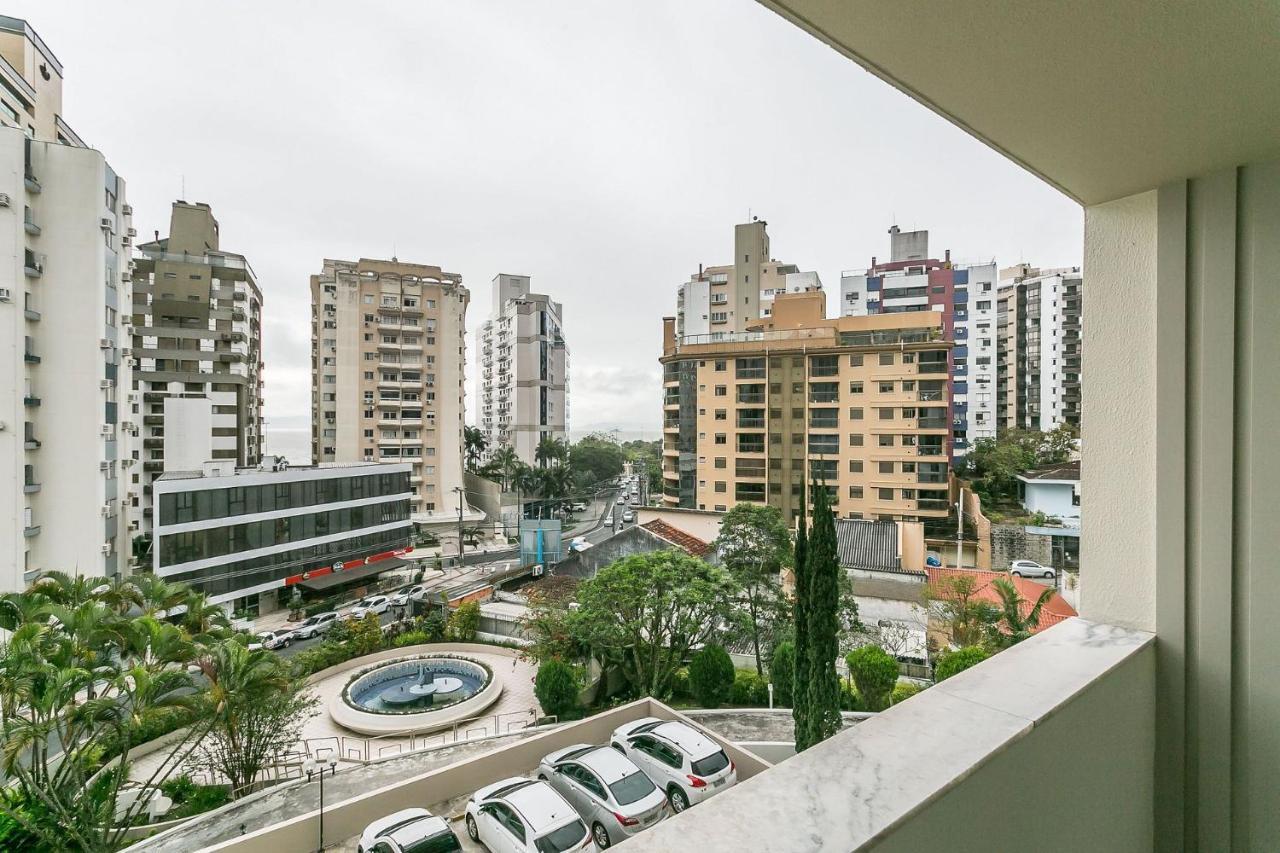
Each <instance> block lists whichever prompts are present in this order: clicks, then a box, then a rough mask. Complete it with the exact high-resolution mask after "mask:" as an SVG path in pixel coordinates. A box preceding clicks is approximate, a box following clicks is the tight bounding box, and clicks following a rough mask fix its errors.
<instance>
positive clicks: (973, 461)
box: [956, 424, 1077, 508]
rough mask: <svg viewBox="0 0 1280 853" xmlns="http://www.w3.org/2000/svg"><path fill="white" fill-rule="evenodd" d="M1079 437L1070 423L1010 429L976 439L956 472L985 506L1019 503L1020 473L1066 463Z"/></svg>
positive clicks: (1005, 505) (1014, 504)
mask: <svg viewBox="0 0 1280 853" xmlns="http://www.w3.org/2000/svg"><path fill="white" fill-rule="evenodd" d="M1076 438H1077V433H1076V429H1075V427H1073V426H1072V425H1070V424H1062V425H1061V426H1059V427H1057V428H1055V429H1054V430H1052V431H1051V432H1040V431H1038V430H1023V429H1014V430H1008V431H1007V432H1004V433H1001V434H1000V435H999V436H998V437H996V438H982V439H978V440H977V441H975V442H974V444H973V447H972V448H970V450H969V452H968V453H967V454H966V455H965V458H964V460H963V462H962V463H960V465H959V466H958V469H957V472H956V473H957V474H958V475H959V476H961V477H964V478H966V479H968V480H969V481H970V482H971V483H972V485H973V488H974V490H975V491H976V492H977V493H978V496H979V497H980V498H982V503H983V506H986V507H992V508H994V507H1001V506H1004V507H1008V506H1016V505H1017V503H1018V475H1019V474H1022V473H1024V472H1026V471H1028V470H1030V469H1032V468H1037V467H1039V466H1041V465H1056V464H1059V463H1062V462H1066V461H1067V460H1068V459H1069V458H1070V457H1071V453H1072V452H1073V451H1074V449H1075V440H1076Z"/></svg>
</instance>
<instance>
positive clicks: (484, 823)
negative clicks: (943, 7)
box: [467, 776, 599, 853]
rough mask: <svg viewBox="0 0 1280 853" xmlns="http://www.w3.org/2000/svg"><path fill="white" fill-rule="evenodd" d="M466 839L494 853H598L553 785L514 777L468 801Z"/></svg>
mask: <svg viewBox="0 0 1280 853" xmlns="http://www.w3.org/2000/svg"><path fill="white" fill-rule="evenodd" d="M467 835H469V836H471V840H472V841H478V842H480V843H481V844H483V845H484V846H485V847H487V848H489V853H565V852H566V851H569V850H572V851H575V853H577V851H582V850H592V851H596V850H598V849H599V848H597V847H596V844H595V842H594V841H593V840H592V838H591V833H590V832H588V831H587V825H586V824H584V823H583V822H582V819H581V818H580V817H578V814H577V812H575V811H574V810H573V806H571V805H569V803H567V802H566V801H565V798H564V797H562V796H560V795H559V794H557V793H556V792H555V789H554V788H552V787H551V786H550V785H549V784H547V783H546V782H542V781H534V780H532V779H522V778H520V777H518V776H517V777H514V778H511V779H503V780H502V781H501V782H495V783H493V784H492V785H486V786H485V787H483V788H481V789H480V790H479V791H476V792H475V793H474V794H472V795H471V799H470V800H468V801H467Z"/></svg>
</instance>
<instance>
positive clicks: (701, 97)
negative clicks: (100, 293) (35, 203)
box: [5, 0, 1083, 462]
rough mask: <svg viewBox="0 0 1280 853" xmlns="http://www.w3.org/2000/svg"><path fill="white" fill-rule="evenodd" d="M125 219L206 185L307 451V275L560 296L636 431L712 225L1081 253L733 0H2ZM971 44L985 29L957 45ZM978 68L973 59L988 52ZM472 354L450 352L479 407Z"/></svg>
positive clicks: (1017, 176) (578, 398) (1071, 230)
mask: <svg viewBox="0 0 1280 853" xmlns="http://www.w3.org/2000/svg"><path fill="white" fill-rule="evenodd" d="M5 13H6V14H9V15H13V16H18V17H24V18H26V19H27V20H28V21H30V23H31V24H32V25H33V26H34V27H35V29H36V31H37V32H39V33H40V35H41V36H42V37H43V38H44V40H45V42H46V43H47V44H48V45H49V47H50V48H51V49H52V50H53V52H54V53H55V54H56V55H57V57H58V59H59V60H60V61H61V62H62V64H63V67H64V74H65V78H66V82H65V85H64V104H63V116H64V118H65V119H66V121H67V122H68V123H69V124H70V125H71V126H72V127H73V128H74V129H75V130H76V131H77V132H78V133H79V134H80V135H81V136H82V137H83V138H84V139H85V140H86V141H87V142H88V143H89V144H90V145H92V146H93V147H95V148H98V149H100V150H102V151H103V152H104V153H105V154H106V156H107V159H108V160H109V162H110V163H111V164H112V166H113V168H115V170H116V171H117V172H118V173H119V174H121V175H122V176H123V177H124V178H125V180H126V181H127V184H128V190H127V194H128V200H129V201H130V203H131V204H132V206H133V210H134V225H135V227H136V228H137V229H138V234H139V240H140V241H141V240H142V239H144V238H150V237H151V236H152V233H153V232H154V231H156V230H159V231H160V232H161V233H162V234H164V233H167V230H168V217H169V208H170V205H171V203H172V202H173V200H174V199H177V198H185V199H186V200H187V201H204V202H208V203H209V204H210V205H212V207H213V211H214V215H215V216H216V217H217V218H218V220H219V222H220V225H221V235H222V248H223V249H226V250H228V251H234V252H239V253H242V254H244V255H245V256H247V257H248V258H249V261H250V263H251V264H252V265H253V267H254V269H255V271H256V273H257V275H258V281H259V284H260V286H261V287H262V290H263V298H264V315H265V322H264V329H263V338H264V339H263V351H264V353H265V361H266V372H265V375H266V419H267V439H268V450H269V452H284V453H286V454H288V455H290V456H291V458H294V459H295V461H299V462H301V461H305V458H304V457H305V454H306V447H307V444H308V438H307V432H308V429H309V423H310V415H309V406H310V320H309V317H310V307H309V303H310V292H309V288H308V281H309V278H308V277H309V276H310V275H312V274H313V273H316V272H318V271H319V269H320V266H321V262H322V259H323V258H326V257H330V258H344V259H355V258H358V257H389V256H391V255H393V254H394V255H396V256H398V257H399V258H400V259H401V260H405V261H413V262H419V263H426V264H433V265H438V266H441V267H443V268H444V269H445V270H447V271H450V272H456V273H459V274H461V275H462V277H463V281H464V283H465V284H466V285H467V287H468V288H469V289H470V291H471V306H470V309H469V310H468V314H467V326H468V330H469V331H468V346H469V347H473V346H474V329H475V328H476V327H478V326H479V324H480V323H481V322H483V321H484V319H485V318H487V317H488V315H489V311H490V294H489V290H490V284H489V283H490V281H491V280H492V278H493V276H494V275H495V274H497V273H499V272H504V273H516V274H526V275H530V276H532V277H533V286H534V289H535V290H536V291H538V292H543V293H549V294H550V295H551V296H552V297H553V298H554V299H557V300H558V301H560V302H562V303H563V304H564V310H565V336H566V340H567V342H568V345H569V349H570V417H571V423H570V427H571V429H572V430H573V431H574V432H575V433H579V432H581V431H585V430H593V429H609V428H618V429H620V430H623V431H624V433H634V432H639V433H648V434H649V435H650V437H656V436H657V434H658V433H657V431H658V429H659V422H660V420H661V405H660V403H659V399H660V393H661V387H660V379H659V377H660V371H659V367H658V363H657V358H658V356H659V354H660V349H661V336H662V323H661V320H662V317H663V316H664V315H670V314H673V313H674V311H675V298H676V288H677V287H678V285H679V284H680V283H681V282H682V281H685V280H687V279H688V277H689V274H690V273H692V272H696V270H697V268H698V264H699V263H704V264H723V263H729V262H731V256H732V253H733V225H734V224H735V223H737V222H744V221H748V219H749V217H750V216H758V217H760V218H761V219H764V220H766V221H767V222H768V223H769V235H770V240H771V243H772V249H773V255H774V257H775V258H776V259H778V260H781V261H785V262H788V263H794V264H797V265H798V266H799V267H800V268H801V269H805V270H817V271H818V272H819V273H820V275H821V277H822V280H823V283H824V285H825V287H826V290H827V293H828V300H829V304H830V310H831V312H832V313H835V311H836V308H837V299H838V296H839V286H840V272H841V270H844V269H854V268H862V267H866V266H867V265H868V264H869V262H870V258H871V257H872V256H873V255H876V256H879V257H881V258H883V257H885V256H887V255H888V236H887V234H886V231H887V229H888V228H889V226H890V225H892V224H895V223H896V224H897V225H899V226H900V227H901V228H902V229H903V230H911V229H914V228H927V229H928V230H929V231H930V247H931V249H932V250H933V251H932V252H931V254H934V255H935V256H939V255H941V254H942V251H943V250H944V249H947V248H950V249H951V252H952V258H953V260H957V261H967V260H983V261H989V260H991V259H992V258H994V259H996V260H997V262H998V263H999V264H1001V265H1008V264H1013V263H1017V262H1019V261H1028V262H1031V263H1033V264H1035V265H1038V266H1045V267H1055V266H1072V265H1079V264H1080V263H1081V255H1082V234H1083V232H1082V229H1083V213H1082V211H1081V208H1080V207H1079V206H1078V205H1077V204H1076V203H1075V202H1073V201H1071V200H1070V199H1068V198H1066V197H1065V196H1063V195H1061V194H1060V193H1059V192H1058V191H1056V190H1055V189H1053V188H1052V187H1049V186H1048V185H1047V184H1045V183H1043V182H1042V181H1040V180H1039V179H1038V178H1036V177H1034V176H1032V175H1030V174H1029V173H1026V172H1024V171H1022V170H1021V169H1019V168H1018V167H1017V166H1015V165H1013V164H1012V163H1009V162H1008V161H1006V160H1005V159H1004V158H1002V157H1001V156H1000V155H998V154H996V153H995V152H993V151H991V150H989V149H988V148H986V147H985V146H984V145H982V144H981V143H980V142H978V141H976V140H974V139H972V138H971V137H969V136H968V135H967V134H965V133H964V132H963V131H961V130H959V129H958V128H955V127H953V126H952V125H950V124H949V123H948V122H947V121H945V120H944V119H942V118H940V117H938V116H937V115H935V114H934V113H932V112H930V111H929V110H927V109H926V108H924V107H922V106H920V105H919V104H917V103H916V102H914V101H912V100H910V99H909V98H908V97H907V96H905V95H903V94H901V93H900V92H898V91H896V90H895V89H892V88H891V87H889V86H888V85H887V84H885V83H883V82H881V81H880V80H878V79H876V78H874V77H872V76H871V75H870V74H868V73H867V72H865V71H863V70H862V69H860V68H858V67H857V66H856V65H855V64H854V63H852V62H850V61H849V60H847V59H845V58H844V57H841V56H839V55H838V54H837V53H835V52H834V51H833V50H831V49H830V48H828V47H826V46H825V45H823V44H821V43H819V42H818V41H817V40H815V39H813V38H812V37H810V36H808V35H806V34H805V33H803V32H802V31H800V30H799V29H798V28H796V27H795V26H793V25H791V24H789V23H787V22H786V21H784V20H782V19H781V18H780V17H778V16H777V15H775V14H773V13H772V12H770V11H768V10H767V9H765V8H764V7H762V6H760V5H759V4H758V3H756V2H753V0H634V2H626V1H624V0H610V2H594V3H583V2H581V0H570V2H551V0H546V1H545V2H544V0H510V2H505V1H500V0H466V2H457V0H419V2H408V0H405V2H380V1H379V0H364V2H360V3H352V2H343V3H339V2H301V1H300V0H271V2H261V0H247V1H245V0H219V2H213V0H204V2H173V0H128V2H125V0H10V2H9V3H7V4H6V9H5ZM971 47H972V48H973V49H981V46H979V45H975V46H971ZM993 73H997V70H996V69H993ZM475 372H476V361H475V359H472V360H471V363H470V364H469V365H468V376H469V382H468V400H467V418H468V421H469V422H470V421H471V420H472V419H473V418H474V401H475V384H474V376H475Z"/></svg>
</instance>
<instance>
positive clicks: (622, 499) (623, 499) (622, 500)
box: [617, 495, 627, 506]
mask: <svg viewBox="0 0 1280 853" xmlns="http://www.w3.org/2000/svg"><path fill="white" fill-rule="evenodd" d="M626 502H627V496H626V495H618V501H617V503H618V505H619V506H621V505H622V504H624V503H626Z"/></svg>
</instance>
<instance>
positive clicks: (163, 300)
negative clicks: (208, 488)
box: [128, 201, 263, 533]
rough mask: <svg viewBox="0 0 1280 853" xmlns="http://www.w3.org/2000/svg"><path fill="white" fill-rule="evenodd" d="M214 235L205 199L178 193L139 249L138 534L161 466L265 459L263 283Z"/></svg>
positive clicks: (133, 485) (135, 352) (134, 404)
mask: <svg viewBox="0 0 1280 853" xmlns="http://www.w3.org/2000/svg"><path fill="white" fill-rule="evenodd" d="M219 243H220V237H219V226H218V220H217V219H215V218H214V216H213V211H212V210H210V208H209V205H207V204H203V203H200V202H196V203H188V202H185V201H176V202H174V204H173V209H172V213H171V217H170V228H169V235H168V236H167V237H159V236H158V235H157V239H156V240H154V241H153V242H148V243H144V244H142V245H141V246H139V247H138V251H139V253H140V254H139V257H138V258H136V259H135V261H134V272H133V343H132V351H131V356H132V358H133V361H134V365H135V367H134V370H133V393H131V394H130V400H129V403H130V416H129V420H130V421H131V422H132V423H133V424H134V425H135V426H138V427H139V432H140V435H141V438H142V440H141V442H140V443H141V445H142V447H141V449H140V451H139V454H140V456H141V465H134V466H133V469H132V473H131V474H130V486H129V495H128V499H129V503H130V505H131V507H134V508H136V510H137V511H136V512H134V513H133V520H132V522H131V527H133V528H134V532H135V533H149V532H150V530H151V524H152V516H153V511H152V501H151V497H152V483H153V482H154V481H155V479H156V477H157V476H159V475H160V473H161V472H163V471H174V470H177V471H182V470H191V466H192V464H195V465H197V466H198V465H199V464H200V463H202V462H204V461H206V460H210V459H212V460H230V461H231V462H232V463H233V464H235V465H238V466H240V467H246V466H254V465H257V464H258V462H259V461H260V460H261V458H262V440H263V432H262V346H261V338H262V291H261V290H260V289H259V288H258V282H257V279H256V277H255V276H254V273H253V268H252V267H251V266H250V265H249V262H248V261H247V260H246V259H245V257H244V256H243V255H237V254H235V253H233V252H227V251H223V250H222V249H221V247H220V245H219Z"/></svg>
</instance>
